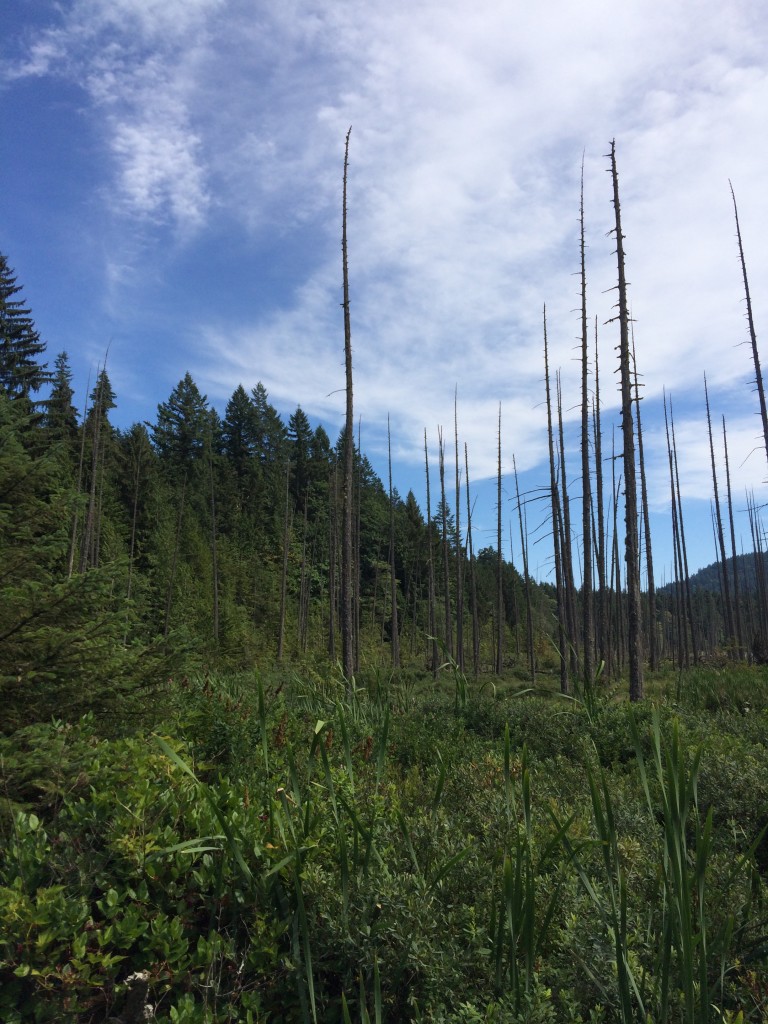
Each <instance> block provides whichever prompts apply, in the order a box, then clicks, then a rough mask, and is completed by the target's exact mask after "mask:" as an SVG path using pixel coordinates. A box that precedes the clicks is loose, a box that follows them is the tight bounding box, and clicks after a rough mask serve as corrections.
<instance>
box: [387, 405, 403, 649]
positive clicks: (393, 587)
mask: <svg viewBox="0 0 768 1024" xmlns="http://www.w3.org/2000/svg"><path fill="white" fill-rule="evenodd" d="M387 460H388V464H389V576H390V600H391V602H392V620H391V624H392V641H391V643H392V648H391V650H392V668H400V632H399V628H398V621H397V573H396V571H395V498H394V491H393V489H392V440H391V436H390V432H389V414H387Z"/></svg>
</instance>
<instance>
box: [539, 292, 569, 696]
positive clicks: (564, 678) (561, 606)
mask: <svg viewBox="0 0 768 1024" xmlns="http://www.w3.org/2000/svg"><path fill="white" fill-rule="evenodd" d="M544 387H545V390H546V398H547V439H548V443H549V494H550V509H551V514H552V546H553V550H554V559H555V594H556V601H557V605H556V615H557V643H558V654H559V658H560V692H561V693H569V692H570V682H569V679H568V631H567V630H566V628H565V595H564V588H563V562H562V552H561V545H560V491H559V487H558V483H557V473H556V471H555V443H554V436H553V428H552V398H551V394H550V389H549V350H548V345H547V308H546V306H545V307H544Z"/></svg>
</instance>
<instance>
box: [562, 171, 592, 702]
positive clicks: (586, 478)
mask: <svg viewBox="0 0 768 1024" xmlns="http://www.w3.org/2000/svg"><path fill="white" fill-rule="evenodd" d="M579 226H580V231H579V235H580V239H581V245H580V248H581V533H582V545H583V549H584V568H583V571H582V587H581V628H582V634H583V648H582V668H583V673H584V680H585V682H586V683H587V684H588V685H589V684H591V683H592V681H593V679H594V676H595V665H594V643H595V640H594V622H593V620H594V615H593V594H592V589H593V588H592V521H591V520H592V481H591V476H590V466H589V388H588V378H589V356H588V334H589V332H588V330H587V261H586V251H585V242H584V158H583V157H582V160H581V202H580V217H579ZM561 686H562V679H561Z"/></svg>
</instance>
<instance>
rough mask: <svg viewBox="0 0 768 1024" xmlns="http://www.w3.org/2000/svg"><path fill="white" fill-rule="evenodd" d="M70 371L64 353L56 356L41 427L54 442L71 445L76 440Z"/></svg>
mask: <svg viewBox="0 0 768 1024" xmlns="http://www.w3.org/2000/svg"><path fill="white" fill-rule="evenodd" d="M74 395H75V392H74V390H73V389H72V370H71V368H70V365H69V357H68V356H67V353H66V352H60V353H59V354H58V355H57V356H56V361H55V363H54V371H53V375H52V377H51V393H50V396H49V397H48V401H47V402H46V403H45V412H44V413H43V422H42V425H43V427H44V428H45V429H46V430H47V432H48V437H49V438H50V440H51V441H54V442H63V443H64V444H65V445H71V444H72V442H74V441H75V440H76V438H77V409H76V408H75V407H74V405H73V404H72V399H73V398H74Z"/></svg>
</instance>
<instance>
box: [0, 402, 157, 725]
mask: <svg viewBox="0 0 768 1024" xmlns="http://www.w3.org/2000/svg"><path fill="white" fill-rule="evenodd" d="M28 419H29V417H28V416H26V415H25V414H24V411H23V408H22V407H21V405H20V404H19V403H16V402H12V401H9V399H8V398H7V396H5V395H0V565H2V572H0V702H1V703H2V708H3V714H2V715H1V716H0V731H11V730H13V729H14V728H17V727H19V726H22V725H26V724H28V723H31V722H35V721H45V720H46V719H49V718H50V717H51V715H54V714H55V715H56V716H57V717H60V718H72V717H76V716H78V715H81V714H83V713H84V712H85V711H87V710H89V709H93V710H99V711H101V712H103V711H106V710H110V709H113V710H114V709H115V708H116V707H117V705H118V703H119V702H120V700H121V698H122V697H124V696H126V695H128V694H129V693H131V692H134V691H135V690H136V689H137V688H139V687H141V686H143V685H144V684H145V682H146V681H148V680H149V679H151V678H152V676H153V675H154V676H155V679H158V678H162V677H163V671H164V670H163V668H161V667H160V665H159V663H158V662H157V661H156V660H154V658H153V657H152V656H147V654H148V652H147V650H146V649H145V648H142V647H140V646H139V645H136V644H134V643H133V642H132V641H131V630H130V629H129V628H127V627H130V626H131V623H130V622H129V621H128V620H127V619H126V611H125V607H124V606H123V604H122V601H121V597H120V595H121V594H122V593H123V588H122V586H121V585H120V584H119V583H118V580H119V579H120V577H121V575H122V567H121V566H120V565H115V564H112V565H109V566H107V567H105V568H100V569H93V570H92V571H90V572H87V573H84V574H80V573H76V574H74V575H73V576H71V577H70V576H68V575H67V571H66V563H67V551H68V547H69V522H70V520H71V513H72V508H73V504H74V502H75V500H76V496H75V495H74V493H73V491H72V489H71V488H70V487H69V486H68V485H67V481H66V476H65V474H64V473H63V472H62V468H61V465H60V463H59V462H58V461H57V460H56V459H55V458H51V457H50V455H49V454H48V453H43V454H41V455H38V454H34V453H32V452H30V451H29V450H28V449H27V448H26V447H25V445H24V444H23V443H22V440H21V438H22V436H23V435H24V434H25V432H26V431H27V430H28V429H29V424H28ZM116 584H117V585H116Z"/></svg>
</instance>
